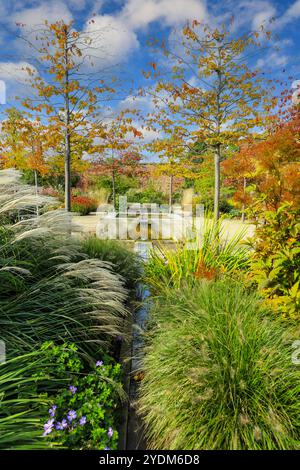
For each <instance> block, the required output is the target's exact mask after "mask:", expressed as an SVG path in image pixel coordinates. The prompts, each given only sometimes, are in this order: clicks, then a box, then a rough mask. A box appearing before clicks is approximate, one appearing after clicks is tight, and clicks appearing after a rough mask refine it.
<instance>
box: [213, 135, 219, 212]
mask: <svg viewBox="0 0 300 470" xmlns="http://www.w3.org/2000/svg"><path fill="white" fill-rule="evenodd" d="M220 162H221V145H220V144H218V145H217V147H216V151H215V195H214V218H215V221H218V220H219V218H220Z"/></svg>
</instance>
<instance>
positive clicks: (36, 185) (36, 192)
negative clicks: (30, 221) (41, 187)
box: [34, 170, 39, 216]
mask: <svg viewBox="0 0 300 470" xmlns="http://www.w3.org/2000/svg"><path fill="white" fill-rule="evenodd" d="M34 183H35V195H36V198H37V197H38V177H37V171H36V170H34ZM36 215H37V216H39V203H38V200H37V202H36Z"/></svg>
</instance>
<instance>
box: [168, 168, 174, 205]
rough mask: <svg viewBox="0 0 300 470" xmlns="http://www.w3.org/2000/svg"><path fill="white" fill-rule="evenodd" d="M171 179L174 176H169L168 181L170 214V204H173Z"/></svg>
mask: <svg viewBox="0 0 300 470" xmlns="http://www.w3.org/2000/svg"><path fill="white" fill-rule="evenodd" d="M173 179H174V176H173V175H170V180H169V212H170V213H171V212H172V203H173Z"/></svg>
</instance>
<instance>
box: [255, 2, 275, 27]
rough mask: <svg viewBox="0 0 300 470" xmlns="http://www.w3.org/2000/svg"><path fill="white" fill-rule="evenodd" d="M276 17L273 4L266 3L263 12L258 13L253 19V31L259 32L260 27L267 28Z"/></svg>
mask: <svg viewBox="0 0 300 470" xmlns="http://www.w3.org/2000/svg"><path fill="white" fill-rule="evenodd" d="M275 16H276V8H275V7H274V6H273V5H272V4H271V3H268V2H266V3H265V5H264V6H262V10H261V11H259V12H258V13H256V14H255V15H254V17H253V19H252V29H254V30H257V29H259V28H260V26H262V25H264V26H266V25H267V24H268V23H269V21H270V20H271V19H272V18H274V17H275Z"/></svg>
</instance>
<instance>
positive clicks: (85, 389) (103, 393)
mask: <svg viewBox="0 0 300 470" xmlns="http://www.w3.org/2000/svg"><path fill="white" fill-rule="evenodd" d="M79 371H80V372H79ZM70 380H71V383H70V384H69V385H66V386H64V388H63V389H61V390H60V393H59V394H58V395H57V396H56V397H55V399H54V402H53V404H52V405H51V406H50V408H49V409H48V416H47V418H46V419H45V421H44V424H43V426H44V429H43V432H42V434H43V436H44V437H45V438H46V439H49V441H51V442H55V443H56V444H57V443H59V444H60V445H63V446H64V447H68V448H71V449H98V450H100V449H106V450H108V449H112V450H114V449H117V445H118V432H117V430H116V427H117V412H118V405H119V403H120V394H121V393H122V385H121V366H120V364H118V363H116V362H115V361H114V360H112V359H111V358H108V357H105V358H103V359H98V360H97V361H96V362H95V365H94V367H93V368H92V370H91V371H90V372H88V373H84V372H82V367H79V365H78V363H77V362H76V373H75V374H73V375H71V376H70Z"/></svg>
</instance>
